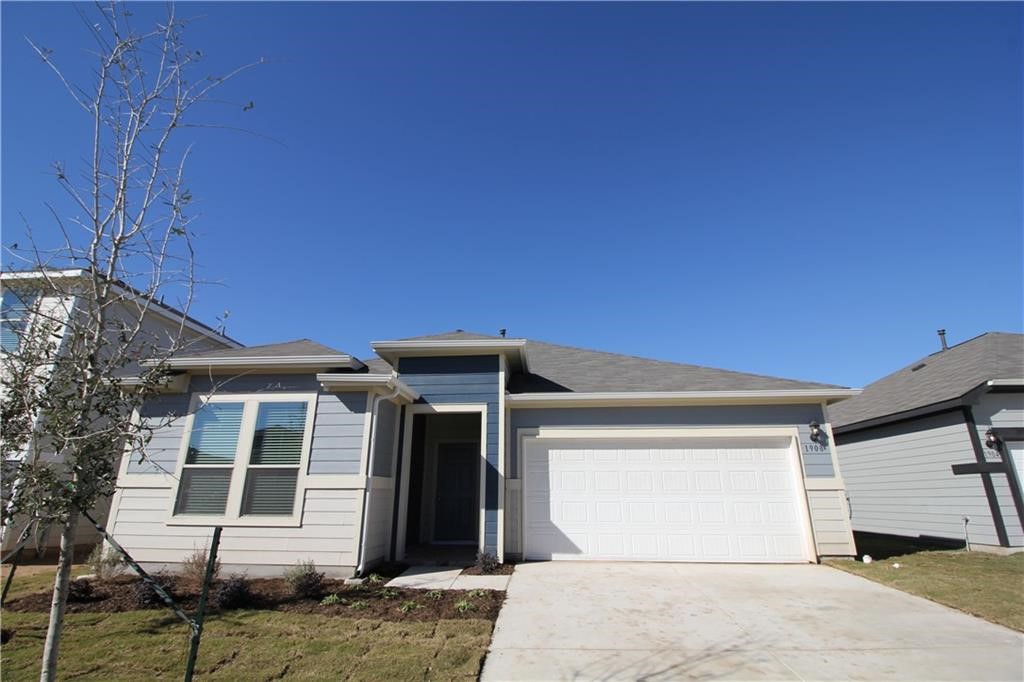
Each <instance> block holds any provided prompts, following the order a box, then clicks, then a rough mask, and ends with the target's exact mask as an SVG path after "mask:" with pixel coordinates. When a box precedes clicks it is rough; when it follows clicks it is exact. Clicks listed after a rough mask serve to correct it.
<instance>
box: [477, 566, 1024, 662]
mask: <svg viewBox="0 0 1024 682" xmlns="http://www.w3.org/2000/svg"><path fill="white" fill-rule="evenodd" d="M712 677H713V678H725V679H729V678H732V679H814V680H819V679H820V680H829V679H871V680H883V679H935V680H948V679H962V680H968V679H969V680H1020V679H1024V635H1021V634H1020V633H1017V632H1014V631H1012V630H1009V629H1007V628H1003V627H1000V626H998V625H993V624H991V623H987V622H985V621H983V620H980V619H978V618H974V617H972V616H968V615H967V614H964V613H960V612H958V611H955V610H953V609H948V608H946V607H944V606H940V605H938V604H935V603H933V602H929V601H927V600H924V599H919V598H917V597H913V596H911V595H908V594H905V593H903V592H899V591H897V590H893V589H890V588H887V587H884V586H882V585H878V584H877V583H872V582H870V581H868V580H865V579H863V578H859V577H857V576H853V575H850V574H847V573H843V572H842V571H838V570H836V569H832V568H828V567H825V566H813V565H785V566H752V565H722V564H717V565H709V564H658V563H645V564H630V563H596V562H548V563H525V564H520V565H518V566H517V567H516V572H515V573H514V574H513V575H512V576H511V581H510V583H509V587H508V593H507V597H506V601H505V605H504V607H503V608H502V611H501V614H500V615H499V617H498V621H497V623H496V626H495V630H494V637H493V639H492V641H491V648H490V652H489V654H488V656H487V659H486V662H485V664H484V669H483V674H482V679H483V680H485V681H488V680H557V679H577V680H580V679H602V680H604V679H639V678H644V679H663V678H665V679H667V678H674V679H680V678H681V679H686V678H701V679H708V678H712Z"/></svg>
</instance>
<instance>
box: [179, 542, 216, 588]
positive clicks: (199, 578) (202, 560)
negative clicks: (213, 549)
mask: <svg viewBox="0 0 1024 682" xmlns="http://www.w3.org/2000/svg"><path fill="white" fill-rule="evenodd" d="M208 560H209V554H207V551H206V550H205V549H202V550H196V551H195V552H192V553H191V554H189V555H188V556H187V557H185V559H184V560H183V561H182V562H181V579H182V581H183V582H184V583H185V584H186V585H188V586H190V587H192V588H193V589H195V590H197V591H198V590H200V589H202V587H203V578H205V577H206V563H207V561H208ZM218 573H220V559H217V560H215V561H214V562H213V575H212V576H210V582H211V583H212V582H213V581H215V580H216V579H217V574H218Z"/></svg>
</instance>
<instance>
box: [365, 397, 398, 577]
mask: <svg viewBox="0 0 1024 682" xmlns="http://www.w3.org/2000/svg"><path fill="white" fill-rule="evenodd" d="M399 392H400V389H399V387H398V384H395V386H394V389H393V390H392V391H391V394H390V395H384V394H378V395H375V396H373V402H372V404H371V407H370V412H369V415H370V445H369V453H368V454H367V458H366V460H367V461H366V494H365V495H363V516H362V518H361V519H360V520H359V565H358V566H356V577H357V578H362V577H363V572H364V571H365V570H366V517H367V516H368V515H369V514H370V495H372V494H373V480H372V479H373V463H374V455H375V454H376V449H377V426H378V425H379V422H378V420H377V418H376V415H377V406H378V405H380V402H381V401H382V400H392V399H394V398H396V397H397V396H398V394H399Z"/></svg>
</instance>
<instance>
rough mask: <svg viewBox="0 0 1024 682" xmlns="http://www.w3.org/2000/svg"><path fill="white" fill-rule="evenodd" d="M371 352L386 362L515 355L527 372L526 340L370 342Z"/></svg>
mask: <svg viewBox="0 0 1024 682" xmlns="http://www.w3.org/2000/svg"><path fill="white" fill-rule="evenodd" d="M370 347H371V348H373V351H374V352H375V353H376V354H377V355H378V356H380V357H381V358H383V359H384V360H387V361H388V362H393V361H394V359H395V358H397V357H399V356H425V355H480V354H483V353H501V354H504V353H515V354H516V355H517V356H518V359H519V361H520V362H521V363H522V370H521V371H523V372H529V363H528V361H527V358H526V339H477V340H463V339H448V340H442V341H371V342H370Z"/></svg>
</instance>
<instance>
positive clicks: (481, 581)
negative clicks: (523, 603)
mask: <svg viewBox="0 0 1024 682" xmlns="http://www.w3.org/2000/svg"><path fill="white" fill-rule="evenodd" d="M511 578H512V576H511V575H460V576H459V577H458V578H456V579H455V582H454V583H452V589H453V590H507V589H508V583H509V580H510V579H511Z"/></svg>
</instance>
